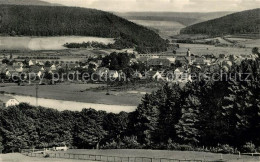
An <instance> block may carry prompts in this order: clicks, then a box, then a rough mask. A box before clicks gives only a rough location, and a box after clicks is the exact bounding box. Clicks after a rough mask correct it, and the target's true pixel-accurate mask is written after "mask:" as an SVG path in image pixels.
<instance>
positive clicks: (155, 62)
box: [147, 58, 171, 67]
mask: <svg viewBox="0 0 260 162" xmlns="http://www.w3.org/2000/svg"><path fill="white" fill-rule="evenodd" d="M147 64H148V65H149V66H164V67H166V66H168V67H169V66H170V65H171V62H170V60H169V59H167V58H155V59H149V60H148V61H147Z"/></svg>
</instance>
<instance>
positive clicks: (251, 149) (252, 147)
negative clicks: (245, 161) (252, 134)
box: [241, 142, 256, 153]
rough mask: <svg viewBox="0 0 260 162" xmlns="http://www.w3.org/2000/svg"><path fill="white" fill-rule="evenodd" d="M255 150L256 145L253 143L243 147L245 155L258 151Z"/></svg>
mask: <svg viewBox="0 0 260 162" xmlns="http://www.w3.org/2000/svg"><path fill="white" fill-rule="evenodd" d="M255 149H256V148H255V145H254V144H253V143H252V142H247V143H246V144H244V145H243V146H242V148H241V151H242V152H245V153H254V152H255V151H256V150H255Z"/></svg>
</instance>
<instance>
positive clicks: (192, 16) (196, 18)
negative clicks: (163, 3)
mask: <svg viewBox="0 0 260 162" xmlns="http://www.w3.org/2000/svg"><path fill="white" fill-rule="evenodd" d="M230 13H231V12H208V13H197V12H125V13H119V12H118V13H115V14H116V15H118V16H121V17H123V18H126V19H128V20H151V21H175V22H179V23H181V24H183V25H185V26H188V25H192V24H194V23H198V22H203V21H207V20H211V19H215V18H219V17H222V16H225V15H228V14H230Z"/></svg>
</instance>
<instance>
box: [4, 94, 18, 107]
mask: <svg viewBox="0 0 260 162" xmlns="http://www.w3.org/2000/svg"><path fill="white" fill-rule="evenodd" d="M15 105H19V101H18V100H16V99H15V98H13V97H10V96H5V95H0V107H9V106H15Z"/></svg>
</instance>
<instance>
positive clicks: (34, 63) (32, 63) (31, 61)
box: [29, 60, 37, 66]
mask: <svg viewBox="0 0 260 162" xmlns="http://www.w3.org/2000/svg"><path fill="white" fill-rule="evenodd" d="M36 64H37V61H36V60H29V66H33V65H36Z"/></svg>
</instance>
